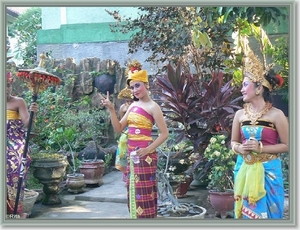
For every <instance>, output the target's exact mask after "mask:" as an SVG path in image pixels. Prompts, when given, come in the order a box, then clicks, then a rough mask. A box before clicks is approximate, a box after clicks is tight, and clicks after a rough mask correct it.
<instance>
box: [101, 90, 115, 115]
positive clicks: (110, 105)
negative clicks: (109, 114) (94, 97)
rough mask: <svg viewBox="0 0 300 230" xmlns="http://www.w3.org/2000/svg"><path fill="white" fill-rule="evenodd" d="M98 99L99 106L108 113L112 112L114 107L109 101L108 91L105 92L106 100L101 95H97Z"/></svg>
mask: <svg viewBox="0 0 300 230" xmlns="http://www.w3.org/2000/svg"><path fill="white" fill-rule="evenodd" d="M99 97H100V105H102V106H105V107H106V108H108V109H109V110H110V111H112V110H114V105H113V103H111V101H110V100H109V92H108V91H107V94H106V98H105V97H103V96H102V94H101V93H99Z"/></svg>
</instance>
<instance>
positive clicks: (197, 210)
mask: <svg viewBox="0 0 300 230" xmlns="http://www.w3.org/2000/svg"><path fill="white" fill-rule="evenodd" d="M179 205H180V206H182V207H186V208H187V210H185V211H178V212H177V211H174V210H176V207H174V206H170V205H168V204H161V205H158V212H157V217H158V218H183V219H185V218H189V219H190V218H191V219H204V217H205V214H206V209H205V208H204V207H201V206H198V205H196V204H193V203H179ZM182 207H179V209H180V208H182Z"/></svg>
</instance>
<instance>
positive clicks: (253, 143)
mask: <svg viewBox="0 0 300 230" xmlns="http://www.w3.org/2000/svg"><path fill="white" fill-rule="evenodd" d="M240 150H243V152H245V153H241V154H247V153H249V152H252V151H254V152H257V153H258V152H260V146H259V142H258V140H256V139H254V138H250V139H249V140H247V141H246V142H245V143H244V144H242V145H241V148H240ZM246 152H247V153H246Z"/></svg>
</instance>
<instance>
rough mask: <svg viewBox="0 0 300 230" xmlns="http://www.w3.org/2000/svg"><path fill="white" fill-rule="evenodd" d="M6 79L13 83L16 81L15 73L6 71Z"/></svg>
mask: <svg viewBox="0 0 300 230" xmlns="http://www.w3.org/2000/svg"><path fill="white" fill-rule="evenodd" d="M6 80H7V82H9V83H12V82H13V81H14V78H13V75H12V73H11V72H8V73H6Z"/></svg>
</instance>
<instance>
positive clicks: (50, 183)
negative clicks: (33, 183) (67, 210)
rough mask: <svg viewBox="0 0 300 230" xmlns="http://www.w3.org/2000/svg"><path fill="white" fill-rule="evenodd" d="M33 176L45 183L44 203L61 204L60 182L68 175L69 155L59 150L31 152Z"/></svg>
mask: <svg viewBox="0 0 300 230" xmlns="http://www.w3.org/2000/svg"><path fill="white" fill-rule="evenodd" d="M31 159H32V162H31V165H30V167H32V168H33V176H34V177H35V178H37V179H38V180H39V182H40V183H41V184H43V192H44V194H45V196H44V198H43V200H42V204H45V205H53V204H60V203H61V200H60V199H59V196H58V192H59V184H60V182H61V181H62V180H63V178H64V176H65V175H66V168H67V165H68V161H67V157H66V156H65V155H63V154H61V153H58V152H57V151H55V152H53V151H51V150H49V151H46V150H44V151H39V152H36V153H33V154H31Z"/></svg>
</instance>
